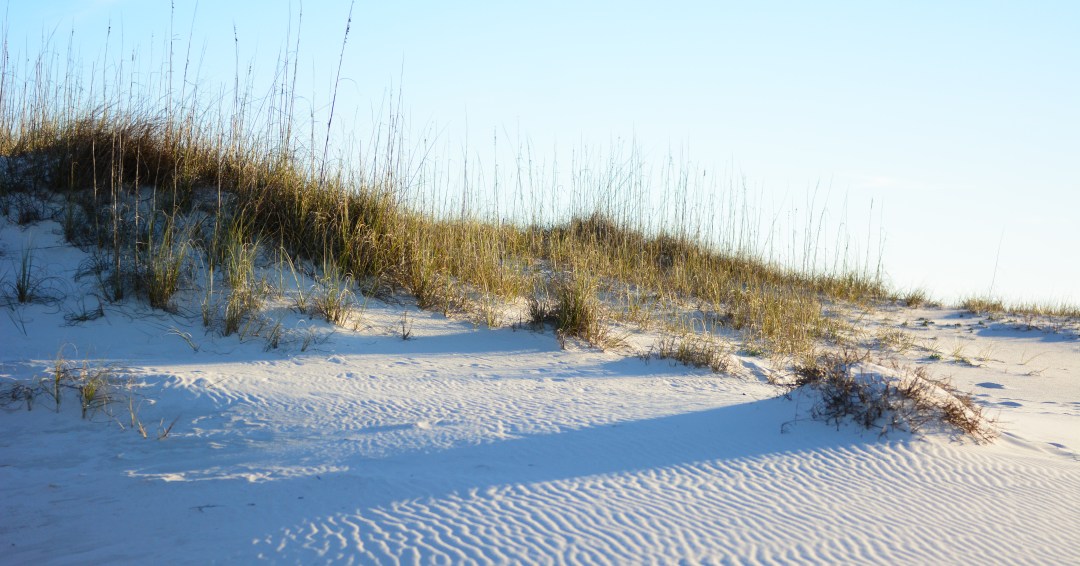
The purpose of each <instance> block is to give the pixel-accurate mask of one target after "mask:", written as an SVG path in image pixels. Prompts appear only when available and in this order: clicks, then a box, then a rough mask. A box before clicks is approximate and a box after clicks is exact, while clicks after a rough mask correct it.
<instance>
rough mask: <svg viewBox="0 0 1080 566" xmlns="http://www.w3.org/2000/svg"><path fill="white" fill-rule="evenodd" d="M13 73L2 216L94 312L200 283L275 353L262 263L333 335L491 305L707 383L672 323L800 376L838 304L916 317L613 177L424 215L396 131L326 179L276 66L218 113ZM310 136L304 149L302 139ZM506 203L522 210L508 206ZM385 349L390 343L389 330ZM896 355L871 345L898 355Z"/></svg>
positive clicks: (209, 319)
mask: <svg viewBox="0 0 1080 566" xmlns="http://www.w3.org/2000/svg"><path fill="white" fill-rule="evenodd" d="M5 49H6V44H5ZM11 61H12V59H11V58H9V57H8V56H7V54H6V51H5V54H4V57H3V68H2V69H0V156H2V158H3V162H2V166H3V168H4V170H3V171H2V172H0V173H2V175H0V177H2V178H3V185H2V187H0V202H2V203H3V206H4V207H5V210H8V211H10V210H14V211H15V213H16V214H17V216H18V217H19V219H20V221H23V220H25V221H26V222H32V221H33V220H34V218H35V217H40V216H42V215H44V214H46V211H47V210H49V207H48V206H47V205H46V204H41V203H55V202H62V203H63V205H62V210H63V211H64V212H63V217H62V225H63V226H64V234H65V237H66V238H67V239H68V240H69V241H71V242H72V243H74V244H77V245H81V246H84V247H88V248H92V249H94V250H95V252H94V253H95V254H96V257H97V258H98V260H97V261H95V266H94V269H93V271H94V273H95V275H96V276H97V278H98V280H99V281H100V284H101V296H102V297H103V298H105V299H106V300H111V301H120V300H124V299H125V297H128V296H129V295H135V296H141V297H143V298H145V299H146V300H147V302H148V303H149V304H150V305H151V306H152V307H154V308H159V309H164V310H175V309H176V308H177V304H176V301H177V296H178V292H179V291H180V290H181V289H183V288H184V287H185V283H186V282H190V281H193V280H194V279H195V278H196V277H199V278H201V281H202V283H203V289H204V290H205V294H204V295H203V297H202V305H201V308H202V316H203V322H204V324H205V325H206V326H207V327H210V328H214V329H216V330H217V331H219V332H220V333H221V334H223V335H231V334H240V335H241V336H244V335H248V334H255V335H257V334H259V333H262V334H266V335H268V336H269V338H268V340H269V341H270V343H272V344H275V345H276V343H277V342H278V341H279V340H280V332H279V331H278V330H275V327H274V325H273V324H272V322H267V321H266V320H264V319H263V318H260V316H259V313H260V310H261V309H262V308H263V305H264V304H265V303H266V300H267V297H268V296H269V295H270V294H272V292H273V289H272V288H271V287H272V286H271V285H270V284H269V283H268V282H267V281H266V280H263V279H260V278H259V277H258V276H257V275H256V269H255V266H256V263H257V262H259V261H260V260H263V261H265V260H266V258H267V257H269V256H273V255H276V257H277V262H278V267H279V269H280V270H281V271H282V272H283V273H286V272H287V273H291V275H292V279H293V280H294V282H296V283H297V285H298V286H299V276H298V275H297V272H298V271H301V272H308V271H310V272H311V273H313V274H317V275H316V277H315V281H316V284H315V286H313V287H311V288H310V289H303V288H298V289H297V293H298V298H297V299H296V300H297V304H296V308H298V309H299V310H301V311H303V312H307V313H309V314H315V315H318V316H320V317H322V318H325V319H326V320H327V321H329V322H332V323H335V324H339V325H341V324H344V323H345V322H346V321H347V320H349V318H350V314H349V313H350V311H351V310H352V309H354V308H355V307H356V305H357V304H360V303H362V301H357V300H356V293H358V292H359V293H365V294H369V295H370V294H387V293H398V292H405V293H408V294H410V295H411V296H413V297H414V298H415V300H416V304H417V305H418V306H419V307H420V308H424V309H433V310H440V311H443V312H446V313H450V312H459V313H465V314H466V315H467V316H470V317H473V318H474V320H478V321H481V322H484V323H486V324H488V325H497V324H499V323H500V321H501V320H502V316H501V311H500V305H503V304H508V303H513V302H515V301H521V300H524V301H526V302H527V304H528V305H529V310H530V314H529V316H530V317H531V318H532V321H533V322H534V324H537V325H544V324H551V325H552V326H553V327H554V328H555V330H556V332H557V333H558V335H559V336H560V338H561V339H565V338H575V339H579V340H583V341H585V342H588V343H591V344H593V345H596V346H600V347H605V346H613V345H618V344H619V343H620V340H619V338H618V337H616V336H615V334H613V332H612V324H613V323H624V324H634V325H638V326H639V327H650V326H655V327H664V328H666V329H667V330H668V331H671V332H673V335H674V336H677V337H679V338H672V339H670V340H668V341H666V342H663V343H662V344H661V347H660V349H659V350H658V351H657V355H658V356H660V357H663V358H672V359H675V360H679V361H682V362H685V363H688V364H691V365H696V366H705V367H709V368H712V369H714V370H717V371H726V370H727V368H728V367H729V364H730V360H729V354H730V352H731V351H734V350H736V349H738V347H737V346H732V345H728V344H727V343H721V342H719V341H717V340H716V339H715V336H713V335H712V334H711V333H710V332H705V333H704V334H703V333H702V332H701V330H702V329H699V328H695V326H694V324H693V323H691V322H680V321H687V320H688V319H687V317H686V316H685V314H686V313H687V312H689V311H694V312H698V313H701V314H702V316H704V317H706V318H708V320H710V321H714V323H715V324H714V327H713V328H712V329H711V330H715V329H717V328H720V327H725V328H726V329H728V330H729V331H731V332H733V333H734V334H735V335H737V336H739V339H740V340H741V342H742V345H741V349H742V350H743V351H748V352H755V353H757V354H758V355H768V356H772V357H774V358H776V359H786V360H804V361H805V360H814V359H817V358H818V357H819V356H818V354H817V352H819V351H821V348H822V347H825V346H828V345H829V344H835V343H837V342H839V341H840V335H841V334H842V332H843V327H842V325H840V323H838V322H837V318H835V317H830V316H829V312H830V310H831V309H833V308H834V307H838V306H839V307H842V306H844V305H850V304H855V303H858V304H861V305H863V306H866V305H870V304H872V303H874V302H875V301H881V300H903V301H905V302H906V303H907V304H908V305H912V306H916V305H920V304H923V303H924V302H925V301H926V294H925V293H924V292H923V291H921V290H919V291H911V292H907V293H906V294H898V293H895V292H893V291H891V290H890V289H889V288H888V287H887V286H886V285H885V283H884V282H883V281H882V279H881V278H880V269H879V268H874V267H871V266H870V265H867V264H862V265H858V262H855V263H849V262H847V261H846V258H843V261H837V262H836V266H837V267H836V268H834V269H830V270H826V269H820V268H818V267H817V266H816V265H814V266H809V267H804V268H800V269H796V268H795V267H792V266H789V265H786V264H783V263H779V262H777V261H773V260H770V259H768V258H766V257H765V256H763V255H761V254H757V253H755V252H753V251H752V250H753V249H755V248H754V247H753V246H747V245H745V241H746V240H753V239H754V238H755V237H756V235H757V234H756V233H755V232H754V229H753V228H748V226H749V224H748V220H747V219H746V218H742V217H740V216H739V214H738V213H737V212H729V213H728V217H727V218H710V219H709V222H710V223H717V224H724V225H729V226H732V227H738V228H732V229H731V230H730V231H729V232H730V233H731V234H737V235H738V236H737V237H733V238H731V239H729V240H727V241H710V240H707V239H705V238H703V237H701V236H700V234H704V233H713V230H711V228H712V226H701V225H692V224H691V225H687V224H686V223H677V222H673V221H669V220H665V219H666V218H669V216H668V215H665V214H660V215H659V216H658V217H654V216H652V215H653V214H654V213H652V212H649V211H647V210H645V209H644V208H643V207H641V206H639V205H638V204H635V198H636V195H635V192H634V191H635V190H636V189H632V188H629V187H626V186H624V184H625V183H631V184H633V183H640V181H641V180H640V179H637V180H636V181H625V177H626V171H624V170H622V169H620V168H619V167H618V166H617V165H613V166H612V167H610V168H608V169H607V179H606V180H605V179H601V182H602V183H603V188H602V189H601V190H603V191H607V193H609V194H608V196H609V198H607V200H606V202H605V204H603V205H594V206H580V207H578V208H573V207H570V208H569V209H568V210H567V211H564V212H568V215H566V216H564V217H561V218H559V219H550V220H545V219H543V217H542V216H541V215H537V214H532V215H530V214H522V215H520V217H519V218H512V219H509V220H507V219H504V218H499V217H495V216H486V215H484V214H481V213H479V212H475V211H473V210H470V209H468V208H467V207H462V209H461V210H460V211H456V210H455V211H448V210H440V209H439V207H438V206H436V205H435V203H434V202H432V201H426V202H425V201H424V200H422V199H420V200H418V199H417V198H416V195H415V193H414V192H410V191H414V188H413V187H411V186H410V184H409V181H407V179H410V176H409V171H411V170H414V169H415V167H416V164H414V163H410V162H409V161H408V159H407V157H406V156H407V155H409V152H408V151H407V149H408V148H405V147H403V144H404V141H403V139H404V138H403V134H402V129H401V127H400V120H399V119H394V120H391V121H390V124H389V125H388V126H387V129H386V131H385V132H381V133H380V134H379V136H377V138H376V139H378V140H379V143H377V144H375V145H374V147H370V148H369V152H370V155H364V156H360V159H359V161H360V162H362V163H363V165H362V166H358V167H354V168H349V167H346V166H345V165H337V166H336V168H335V166H333V165H331V164H332V163H338V164H341V163H345V162H346V160H331V159H328V156H327V153H326V149H325V147H324V149H323V151H322V153H320V152H319V151H318V150H317V149H316V148H315V147H314V146H315V145H317V144H307V145H305V144H304V143H302V142H301V140H302V139H303V138H304V136H302V135H299V133H298V132H299V130H300V129H301V128H300V127H299V126H298V125H297V124H299V120H297V119H296V118H295V117H294V112H295V110H294V109H295V106H296V105H295V102H296V98H297V95H296V93H295V92H294V90H292V89H293V87H292V85H291V84H290V83H289V82H288V78H287V77H289V76H292V74H294V73H295V71H296V70H295V69H289V68H287V64H286V68H284V69H282V71H283V73H282V77H284V78H282V79H281V81H282V82H281V83H280V84H278V85H276V88H275V89H274V92H276V93H279V94H277V95H275V96H273V97H271V98H270V99H268V100H253V99H252V98H251V97H250V94H247V95H245V94H243V93H244V92H248V93H250V91H251V89H247V90H246V91H245V90H244V89H241V88H237V89H236V92H235V98H234V100H233V101H232V102H233V104H232V106H231V114H230V113H228V112H223V111H221V110H217V111H215V110H214V109H213V108H212V107H211V105H209V104H208V103H207V102H206V101H204V100H200V99H199V98H198V97H197V96H196V95H195V94H193V93H191V92H180V93H177V92H171V91H169V88H170V87H168V86H166V87H163V88H164V89H165V92H164V93H159V92H153V91H151V90H149V89H146V90H139V89H140V88H142V87H139V86H137V85H139V84H140V83H139V82H138V81H128V80H125V77H123V76H118V77H117V78H116V79H115V80H114V81H113V82H112V83H110V84H106V85H105V86H104V88H99V89H96V90H94V89H87V88H83V86H84V85H83V84H82V83H81V79H80V77H77V76H72V75H67V76H62V75H60V74H59V73H57V72H56V69H55V68H53V67H52V66H50V65H55V64H54V63H51V62H52V61H54V58H53V57H49V56H46V55H42V56H41V57H40V58H39V59H37V60H36V61H35V62H34V63H33V64H32V65H29V66H28V67H27V68H26V69H18V68H14V67H13V66H12V62H11ZM72 67H74V66H73V65H69V68H72ZM171 73H172V71H171V68H170V69H169V70H168V75H169V76H170V77H171V76H172V74H171ZM23 77H31V78H32V79H33V80H23ZM237 82H239V81H237ZM90 93H94V94H92V95H91V94H90ZM280 93H284V94H280ZM162 94H165V95H168V96H162ZM151 101H154V102H151ZM157 101H168V102H167V103H163V104H159V103H158V102H157ZM256 108H261V109H263V110H262V112H266V114H265V115H264V114H260V113H259V111H257V110H256ZM310 127H311V128H312V131H311V132H310V135H309V136H308V137H309V138H310V139H316V138H317V136H316V135H315V130H314V128H315V126H314V124H311V125H310ZM526 173H527V174H528V175H529V176H530V177H531V175H532V171H526ZM584 181H587V182H581V183H578V184H576V185H575V187H574V188H573V191H579V192H581V193H584V192H586V191H596V190H597V188H596V187H595V186H590V183H591V182H592V181H593V179H592V178H589V179H585V180H584ZM665 190H670V191H672V192H671V193H669V194H665V195H663V196H664V201H666V202H685V201H686V200H687V197H686V194H684V193H680V192H679V191H686V190H688V189H687V188H686V187H685V186H682V187H681V188H680V187H678V186H676V187H675V188H673V189H672V188H670V187H669V188H667V189H665ZM407 197H408V198H407ZM513 198H514V199H515V200H520V201H523V202H525V201H527V197H526V196H525V195H524V194H520V195H513ZM593 200H595V199H594V198H593V197H590V195H586V194H570V195H567V196H566V198H565V202H569V203H585V202H592V201H593ZM525 206H526V207H528V204H526V205H525ZM537 207H540V205H539V204H537ZM736 209H737V207H730V208H729V210H732V211H733V210H736ZM526 219H528V220H526ZM807 233H808V234H811V233H813V230H812V229H811V228H808V229H807ZM808 245H812V243H811V244H808ZM269 250H276V253H275V254H271V253H269ZM32 261H33V260H32V255H31V254H30V252H27V254H26V255H25V256H24V258H23V263H22V271H21V272H20V277H19V278H18V280H17V281H16V282H15V283H14V284H12V285H11V287H12V289H11V290H12V291H13V292H12V293H11V294H12V295H14V296H15V297H16V300H18V301H23V302H25V301H27V300H32V298H33V297H34V296H35V295H37V294H40V293H39V290H40V288H41V283H40V280H38V279H35V278H34V272H33V264H32ZM852 265H857V267H852ZM305 266H306V267H305ZM314 266H322V267H321V269H315V267H314ZM305 269H307V270H308V271H305ZM282 279H284V277H282ZM992 306H996V305H990V304H988V303H985V302H983V303H979V304H976V303H974V302H972V303H971V304H970V306H967V305H966V307H965V308H971V309H976V308H978V309H980V310H981V309H986V308H990V307H992ZM99 309H100V306H99ZM1070 312H1072V314H1076V313H1075V311H1070ZM673 321H674V322H673ZM672 325H674V327H675V328H671V326H672ZM402 334H403V336H406V337H407V335H408V331H407V329H406V325H405V323H404V322H403V330H402ZM903 338H904V337H903V336H902V335H899V334H896V335H888V336H886V335H883V336H882V337H881V340H882V342H883V343H890V344H895V345H903V342H904V340H903ZM305 344H306V343H305ZM832 365H833V366H835V365H836V364H832ZM808 371H809V370H808ZM808 375H817V373H815V372H810V373H809V374H808Z"/></svg>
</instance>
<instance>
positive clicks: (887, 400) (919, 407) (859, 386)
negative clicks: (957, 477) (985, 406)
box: [791, 350, 997, 442]
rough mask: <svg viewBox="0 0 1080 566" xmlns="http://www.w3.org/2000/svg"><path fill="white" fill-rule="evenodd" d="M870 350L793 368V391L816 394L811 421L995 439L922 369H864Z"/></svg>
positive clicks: (968, 402) (962, 400)
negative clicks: (934, 429) (936, 427)
mask: <svg viewBox="0 0 1080 566" xmlns="http://www.w3.org/2000/svg"><path fill="white" fill-rule="evenodd" d="M871 360H872V356H871V353H870V351H869V350H868V351H865V352H861V353H860V352H856V351H854V350H841V351H839V352H827V353H825V354H822V355H820V356H817V357H814V358H810V359H807V360H805V361H804V362H803V363H801V364H799V365H797V366H796V368H795V374H796V377H795V380H794V382H793V383H792V384H791V385H792V387H793V388H795V389H797V388H803V389H808V390H812V391H814V392H815V393H816V395H817V397H819V400H818V401H817V402H816V403H815V405H814V407H813V409H812V410H811V416H812V417H814V418H817V419H821V420H824V421H826V422H832V423H834V424H836V426H837V427H839V426H840V423H841V422H844V421H846V420H851V421H852V422H854V423H856V424H858V425H859V426H862V427H864V428H866V429H871V430H880V431H881V434H886V433H888V432H889V431H890V430H894V429H895V430H906V431H910V432H919V431H921V430H922V429H924V428H925V427H926V426H928V425H931V424H933V423H938V424H943V425H946V426H948V427H951V428H952V429H953V430H954V431H956V432H958V433H960V434H962V435H966V436H968V437H970V438H973V439H975V440H976V441H978V442H989V441H991V440H993V439H994V438H995V437H996V434H997V433H996V431H995V429H994V426H993V423H992V422H991V421H990V420H989V419H988V418H986V416H985V415H984V413H983V410H982V408H981V407H980V406H979V405H978V404H976V403H975V402H974V399H973V398H972V397H971V396H970V395H967V394H963V393H961V392H959V391H957V390H956V388H955V387H953V386H952V385H951V384H949V383H948V382H947V381H944V380H935V379H932V378H930V377H929V376H928V375H927V373H926V370H925V369H924V368H921V367H920V368H915V369H910V368H908V369H905V368H901V367H899V366H898V365H895V364H894V367H893V368H891V369H892V370H894V371H895V372H896V373H895V374H894V373H892V372H888V368H883V367H880V366H879V368H878V369H880V370H885V371H876V370H874V369H871V368H868V367H867V366H866V364H869V363H870V362H871Z"/></svg>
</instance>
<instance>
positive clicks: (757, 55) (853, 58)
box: [6, 0, 1080, 303]
mask: <svg viewBox="0 0 1080 566" xmlns="http://www.w3.org/2000/svg"><path fill="white" fill-rule="evenodd" d="M300 6H301V4H300V3H299V2H291V3H290V2H286V1H235V2H202V3H200V4H198V7H197V9H196V3H195V2H193V1H184V0H179V1H177V2H176V8H175V16H174V18H173V19H172V24H171V25H172V31H171V33H172V37H173V38H174V40H175V41H174V48H175V49H177V50H186V49H187V46H188V39H189V38H190V39H191V44H192V47H191V53H192V54H191V56H190V59H191V60H192V61H194V63H193V65H195V66H197V67H198V68H199V69H200V72H199V74H200V77H201V78H202V79H203V80H205V81H207V82H225V83H229V84H231V81H232V80H233V78H234V76H235V73H236V69H235V62H234V61H235V57H234V41H233V30H234V26H235V29H236V36H237V39H238V45H239V50H240V60H241V65H247V63H248V62H249V61H252V60H254V61H256V73H263V74H269V73H271V72H272V71H273V70H274V69H276V68H277V67H278V59H277V58H278V55H279V53H281V52H282V50H283V49H285V42H286V35H287V32H288V30H289V29H290V22H291V25H292V26H293V29H294V30H295V27H296V25H297V19H298V13H299V9H300ZM6 9H7V31H6V33H7V38H8V45H9V50H10V51H11V52H13V54H20V53H21V54H22V55H23V56H25V55H26V54H27V53H28V52H29V53H31V54H36V53H37V52H38V51H40V43H41V38H42V37H43V36H47V35H49V34H54V35H53V40H52V49H55V50H57V51H59V52H61V53H63V52H64V51H65V50H66V47H67V44H68V41H69V37H71V38H73V39H72V41H73V44H74V45H76V47H77V50H78V53H80V55H81V56H82V57H83V58H85V59H86V60H89V61H93V60H95V59H96V58H99V57H101V56H102V55H103V54H104V47H105V45H106V41H105V36H106V30H107V29H108V27H109V25H110V24H111V25H112V31H111V34H110V40H109V45H110V50H111V54H110V59H111V58H113V57H114V56H115V54H117V53H125V54H129V55H130V53H131V52H133V51H134V52H138V54H139V56H140V57H143V56H146V54H147V53H150V52H152V53H155V54H156V55H155V56H156V57H157V58H158V60H159V61H160V57H161V52H162V51H163V49H164V48H163V45H164V44H165V42H164V38H165V37H167V36H168V35H169V34H170V10H169V3H167V2H144V1H137V0H98V1H90V2H87V1H74V0H56V1H51V2H50V1H41V2H9V3H8V5H7V8H6ZM348 10H349V2H348V1H334V2H329V1H327V2H310V1H309V2H306V3H303V21H302V23H301V24H300V34H301V37H300V40H301V43H300V61H301V65H300V69H301V80H302V83H301V86H300V88H298V91H299V92H300V93H305V92H314V95H313V97H312V98H311V101H309V102H310V104H312V105H314V106H315V107H316V110H318V111H322V110H325V108H327V107H328V99H329V93H330V92H331V91H332V87H333V74H334V72H335V70H336V66H337V62H338V57H339V54H340V52H341V49H342V37H343V34H344V32H345V21H346V15H347V13H348ZM1077 29H1080V3H1075V2H982V1H980V2H975V1H958V2H947V3H942V2H929V1H924V2H892V3H883V2H876V3H866V2H812V3H811V2H709V1H701V2H691V1H683V2H679V1H676V2H663V3H660V2H649V3H647V2H614V1H594V2H574V1H555V2H529V3H507V2H488V1H484V2H467V3H447V2H433V1H405V2H379V3H376V2H357V3H356V4H355V7H354V8H353V22H352V30H351V32H350V36H349V39H348V42H347V43H346V45H345V48H346V49H345V55H344V63H343V66H342V71H341V75H342V81H341V83H340V84H341V87H340V90H339V99H338V102H337V110H335V112H336V114H337V115H336V117H335V120H341V121H345V122H344V123H346V124H349V123H350V122H349V121H350V120H354V121H355V127H356V128H358V129H359V128H363V127H364V124H365V119H366V117H367V116H369V115H370V114H371V113H372V109H373V108H375V109H377V108H378V107H379V106H380V105H381V104H383V103H384V101H385V99H386V97H387V96H388V93H390V92H392V91H393V90H394V89H397V88H399V87H400V88H401V90H402V92H403V100H404V106H403V111H404V112H405V113H407V115H408V117H409V119H410V122H411V123H413V124H419V125H421V126H422V127H431V129H433V130H434V131H437V132H438V135H439V137H440V138H441V139H442V141H443V142H444V143H446V144H447V145H448V146H451V147H453V146H455V144H457V146H459V147H460V146H463V143H464V140H465V137H466V133H467V135H468V137H469V138H470V140H469V145H470V147H473V146H478V147H482V146H484V145H485V144H487V143H489V142H488V140H490V139H491V138H492V137H493V132H501V133H500V134H499V135H502V136H505V137H510V138H513V137H515V136H525V137H527V138H528V139H529V140H531V141H532V142H533V143H535V144H536V145H538V146H540V147H561V146H562V145H563V144H565V145H567V146H576V145H579V144H581V143H583V142H584V143H587V144H591V143H595V144H606V143H609V142H610V141H611V140H617V139H621V140H629V139H633V140H635V143H636V144H637V146H638V147H639V148H640V152H641V154H642V155H643V156H644V158H645V159H656V160H662V159H664V158H665V157H666V156H667V155H669V153H676V154H678V155H680V156H688V157H685V158H686V159H689V160H691V161H692V162H694V163H695V164H698V165H700V166H701V167H703V168H710V169H713V170H716V169H721V170H726V171H728V172H729V173H730V174H731V175H732V176H738V177H745V178H746V179H747V183H748V184H749V185H750V186H752V187H754V189H755V190H757V191H761V193H762V200H763V201H765V202H767V203H771V204H769V205H768V206H771V207H774V208H775V209H776V210H775V211H767V212H766V214H767V215H768V214H776V215H777V217H782V216H783V214H782V213H781V212H778V211H779V210H780V209H783V208H784V207H790V206H803V207H804V206H805V205H806V203H807V201H808V200H809V199H808V196H807V193H808V191H811V190H813V188H814V187H824V189H819V191H820V192H821V193H822V194H827V195H828V198H829V201H828V205H827V206H829V207H837V206H839V205H840V204H841V203H842V202H843V201H845V200H846V201H847V210H848V212H849V213H850V222H851V224H852V226H854V228H853V230H852V232H853V236H854V237H855V238H856V239H858V238H863V239H864V240H865V235H866V232H867V230H868V229H867V228H866V226H867V224H866V220H865V216H866V215H868V214H870V211H871V205H870V202H871V199H872V200H873V209H872V211H873V212H872V213H873V215H874V217H875V218H880V219H881V221H882V222H883V224H884V233H885V238H886V242H885V248H884V263H885V267H886V270H887V272H888V274H889V276H890V278H891V280H892V281H893V282H894V284H896V285H898V286H900V287H915V286H922V287H925V288H927V289H928V290H929V291H930V292H931V294H932V295H933V296H935V297H937V298H941V299H949V300H951V299H955V298H956V297H957V296H958V295H968V294H980V293H985V292H987V291H988V290H989V289H990V286H991V284H993V292H994V294H995V295H1000V296H1003V297H1006V298H1009V299H1023V300H1042V301H1057V300H1062V299H1067V300H1070V301H1071V302H1073V303H1080V221H1078V220H1077V218H1078V217H1080V104H1078V101H1080V34H1078V33H1076V30H1077ZM72 30H74V32H73V33H72ZM293 39H294V40H295V37H294V38H293ZM121 41H122V49H121ZM185 53H186V51H185ZM263 80H265V81H269V80H270V79H269V78H265V79H263ZM432 125H433V126H432ZM478 140H483V141H478ZM673 148H674V149H673ZM818 198H819V202H820V199H822V198H823V197H822V196H819V197H818ZM879 215H880V216H879ZM830 216H832V215H830ZM860 226H861V227H862V228H859V227H860ZM872 229H873V230H876V228H872ZM874 237H875V238H876V237H877V234H876V233H875V234H874Z"/></svg>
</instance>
